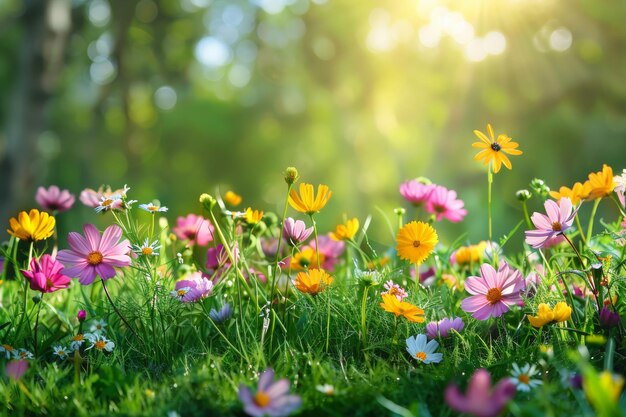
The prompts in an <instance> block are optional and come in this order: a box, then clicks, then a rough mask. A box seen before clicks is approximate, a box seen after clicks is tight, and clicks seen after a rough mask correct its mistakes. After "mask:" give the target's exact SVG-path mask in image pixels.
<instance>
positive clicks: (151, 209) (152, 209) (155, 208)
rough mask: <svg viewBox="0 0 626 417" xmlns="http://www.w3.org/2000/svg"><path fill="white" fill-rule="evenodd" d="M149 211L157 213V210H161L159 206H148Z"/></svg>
mask: <svg viewBox="0 0 626 417" xmlns="http://www.w3.org/2000/svg"><path fill="white" fill-rule="evenodd" d="M148 210H150V211H157V210H159V208H158V207H157V206H148Z"/></svg>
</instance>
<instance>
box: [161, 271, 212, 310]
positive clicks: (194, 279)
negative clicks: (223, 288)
mask: <svg viewBox="0 0 626 417" xmlns="http://www.w3.org/2000/svg"><path fill="white" fill-rule="evenodd" d="M212 292H213V282H212V281H211V280H209V279H208V278H207V277H206V276H204V275H203V274H202V273H201V272H198V271H197V272H192V273H191V274H189V275H187V276H186V277H185V278H184V279H181V280H180V281H177V282H176V285H175V286H174V291H172V292H171V293H170V294H171V295H172V296H173V297H176V298H178V299H179V300H180V301H181V302H183V303H192V302H194V301H198V300H201V299H203V298H206V297H208V296H209V295H211V293H212Z"/></svg>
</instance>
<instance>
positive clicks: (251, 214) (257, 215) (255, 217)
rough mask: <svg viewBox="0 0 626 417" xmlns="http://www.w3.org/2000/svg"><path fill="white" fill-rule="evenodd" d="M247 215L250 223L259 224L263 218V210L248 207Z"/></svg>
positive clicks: (247, 220)
mask: <svg viewBox="0 0 626 417" xmlns="http://www.w3.org/2000/svg"><path fill="white" fill-rule="evenodd" d="M245 217H246V222H247V223H248V224H257V223H258V222H260V221H261V219H262V218H263V212H262V211H260V210H252V209H251V208H250V207H248V208H247V209H246V214H245Z"/></svg>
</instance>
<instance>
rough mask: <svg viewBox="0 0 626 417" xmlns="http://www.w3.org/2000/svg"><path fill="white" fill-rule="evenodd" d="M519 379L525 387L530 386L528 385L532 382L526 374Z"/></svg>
mask: <svg viewBox="0 0 626 417" xmlns="http://www.w3.org/2000/svg"><path fill="white" fill-rule="evenodd" d="M517 379H518V380H519V382H521V383H522V384H524V385H528V383H529V382H530V377H529V376H528V375H526V374H521V375H520V376H518V377H517Z"/></svg>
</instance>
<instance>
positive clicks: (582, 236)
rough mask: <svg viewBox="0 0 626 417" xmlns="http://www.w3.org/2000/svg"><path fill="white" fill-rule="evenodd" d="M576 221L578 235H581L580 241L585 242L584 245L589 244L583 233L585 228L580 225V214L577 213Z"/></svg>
mask: <svg viewBox="0 0 626 417" xmlns="http://www.w3.org/2000/svg"><path fill="white" fill-rule="evenodd" d="M574 220H576V227H578V233H580V239H581V240H582V241H583V244H584V245H586V244H587V238H585V233H584V232H583V226H582V224H580V218H579V217H578V212H576V216H575V217H574Z"/></svg>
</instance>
